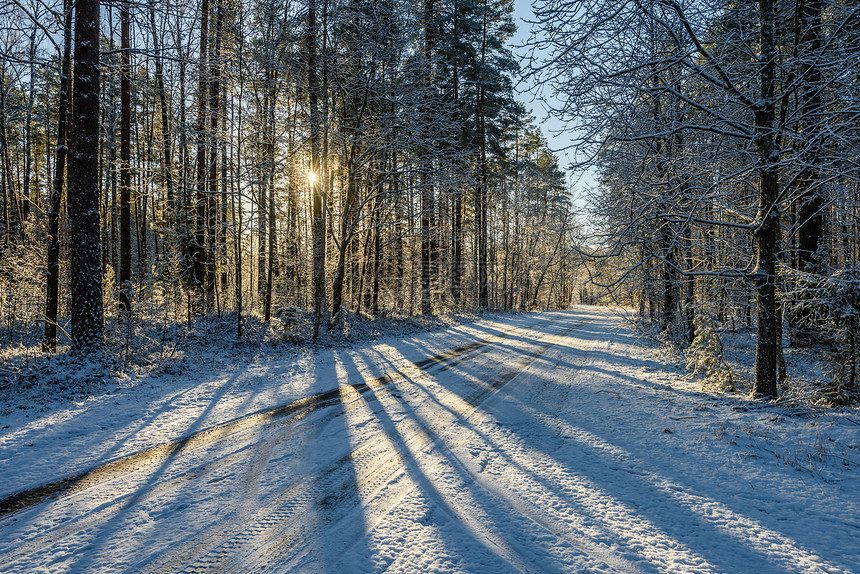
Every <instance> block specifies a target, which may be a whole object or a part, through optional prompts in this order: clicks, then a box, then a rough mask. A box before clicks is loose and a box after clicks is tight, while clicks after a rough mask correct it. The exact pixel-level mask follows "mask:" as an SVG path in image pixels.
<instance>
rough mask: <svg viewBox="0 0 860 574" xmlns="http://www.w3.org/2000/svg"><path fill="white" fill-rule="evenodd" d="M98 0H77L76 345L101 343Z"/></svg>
mask: <svg viewBox="0 0 860 574" xmlns="http://www.w3.org/2000/svg"><path fill="white" fill-rule="evenodd" d="M99 74H100V64H99V0H77V3H76V15H75V76H74V77H75V79H74V90H73V103H72V106H73V108H74V111H75V113H74V115H73V119H72V139H71V146H70V147H71V149H72V154H71V158H70V162H69V216H70V222H71V262H72V265H71V286H72V349H73V350H74V351H87V350H98V349H100V348H101V346H102V344H103V332H104V311H103V307H102V266H101V243H100V236H99V229H100V227H99V189H98V177H99V175H98V165H99V164H98V153H99Z"/></svg>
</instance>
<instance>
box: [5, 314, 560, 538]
mask: <svg viewBox="0 0 860 574" xmlns="http://www.w3.org/2000/svg"><path fill="white" fill-rule="evenodd" d="M544 321H546V319H542V320H538V321H535V322H534V323H532V324H530V325H526V326H523V327H518V328H517V329H513V330H511V331H509V332H507V333H502V334H500V335H493V336H490V337H487V338H484V339H480V340H478V341H474V342H471V343H467V344H465V345H461V346H459V347H456V348H455V349H452V350H450V351H446V352H443V353H439V354H437V355H434V356H432V357H428V358H426V359H422V360H420V361H417V362H415V365H416V366H418V367H419V368H420V369H430V368H432V367H435V366H437V365H443V366H444V365H456V364H459V363H460V362H462V361H464V360H469V359H471V358H473V357H474V356H477V355H479V354H481V353H483V352H486V350H484V351H481V349H482V348H485V347H487V346H488V345H491V344H493V343H497V342H499V341H501V340H504V339H507V338H509V337H511V336H514V334H515V333H517V332H519V331H527V330H530V329H532V328H533V327H534V326H535V325H538V324H540V323H541V322H544ZM476 350H477V351H478V352H476V353H470V352H472V351H476ZM458 359H459V360H458ZM455 361H456V362H455ZM399 379H402V376H400V377H397V376H392V375H383V376H381V377H379V378H378V381H377V382H380V383H385V384H388V383H392V382H394V381H395V380H399ZM366 390H368V389H364V391H362V392H366ZM338 402H340V391H339V389H332V390H330V391H325V392H321V393H317V394H314V395H311V396H309V397H304V398H301V399H297V400H294V401H291V402H289V403H287V404H284V405H280V406H277V407H274V408H270V409H264V410H261V411H257V412H254V413H251V414H248V415H243V416H241V417H237V418H235V419H232V420H230V421H227V422H225V423H221V424H218V425H215V426H212V427H210V428H208V429H204V430H202V431H198V432H196V433H193V434H191V435H188V436H185V437H181V438H179V439H177V440H174V441H170V442H166V443H161V444H158V445H155V446H153V447H150V448H147V449H144V450H141V451H138V452H136V453H133V454H130V455H126V456H123V457H120V458H118V459H115V460H112V461H109V462H107V463H104V464H100V465H98V466H95V467H91V468H88V469H86V470H83V471H81V472H78V473H75V474H72V475H69V476H67V477H64V478H61V479H58V480H55V481H52V482H49V483H46V484H43V485H40V486H36V487H33V488H28V489H25V490H22V491H19V492H16V493H14V494H10V495H9V496H6V497H4V498H2V499H0V521H2V520H3V519H4V518H5V517H6V516H9V515H11V514H14V513H16V512H18V511H20V510H23V509H25V508H29V507H31V506H34V505H36V504H39V503H41V502H45V501H50V500H55V499H57V498H60V497H63V496H68V495H70V494H74V493H76V492H78V491H80V490H84V489H86V488H90V487H92V486H95V485H98V484H101V483H104V482H106V481H109V480H113V479H114V478H117V477H121V476H123V475H126V474H129V473H132V472H135V471H136V470H138V469H139V468H140V466H142V465H151V464H158V463H160V462H163V461H164V460H166V459H169V458H171V457H174V456H176V455H178V454H180V453H182V452H185V451H188V450H192V449H196V448H200V447H203V446H207V445H209V444H212V443H214V442H216V441H219V440H221V439H223V438H224V437H226V436H228V435H231V434H234V433H237V432H240V431H243V430H247V429H251V428H255V427H261V426H264V425H268V424H272V423H273V422H275V421H277V420H278V419H288V423H294V422H297V421H299V420H301V419H302V418H304V417H305V416H307V415H308V414H310V413H312V412H314V411H316V410H318V409H321V408H325V407H328V406H331V405H334V404H337V403H338Z"/></svg>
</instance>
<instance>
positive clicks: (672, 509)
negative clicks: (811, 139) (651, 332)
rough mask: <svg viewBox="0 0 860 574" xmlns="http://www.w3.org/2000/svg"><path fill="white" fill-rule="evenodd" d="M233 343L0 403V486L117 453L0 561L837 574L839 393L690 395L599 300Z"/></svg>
mask: <svg viewBox="0 0 860 574" xmlns="http://www.w3.org/2000/svg"><path fill="white" fill-rule="evenodd" d="M302 349H304V350H302ZM212 359H213V361H214V362H218V363H221V362H223V360H224V357H219V356H217V351H216V354H215V355H213V357H212ZM231 361H233V363H234V364H231V365H227V366H223V367H219V368H217V369H212V370H211V371H207V370H203V369H200V370H193V369H186V370H185V372H183V374H181V375H178V376H167V375H160V376H157V375H154V374H150V375H146V376H144V377H143V378H142V380H140V381H138V382H137V383H136V384H135V385H133V386H128V387H122V388H117V389H115V390H111V392H107V391H102V392H100V393H97V394H96V395H95V396H92V397H90V398H88V399H86V400H82V401H78V402H75V403H72V404H67V405H56V404H55V405H52V406H51V407H50V408H47V410H46V412H35V411H33V410H29V411H28V410H26V409H8V408H7V409H6V410H4V411H0V412H4V413H5V414H3V415H2V416H0V426H2V427H3V430H2V435H0V497H6V496H9V495H12V494H14V493H16V492H19V491H21V490H24V489H29V488H34V487H38V486H39V485H43V484H46V483H49V482H52V481H56V480H59V479H62V478H64V477H68V476H72V475H75V474H78V473H81V472H82V471H85V470H87V469H93V468H95V467H98V466H99V465H103V464H104V463H107V462H110V461H120V462H118V463H116V464H114V465H112V466H110V467H109V468H108V469H107V470H105V471H103V472H101V473H100V474H99V473H96V474H91V475H88V476H85V477H82V478H80V479H79V482H80V484H76V485H74V487H73V488H71V489H69V490H67V491H64V492H59V493H55V494H53V495H50V496H45V497H44V500H41V501H40V502H37V503H34V504H31V505H30V506H27V507H26V508H23V509H21V510H18V511H17V512H14V513H7V514H6V515H4V516H0V564H3V566H0V570H2V571H4V572H92V571H97V572H124V571H135V572H136V571H142V572H172V571H194V572H198V571H232V572H255V571H268V572H271V571H275V572H277V571H296V572H349V573H352V572H381V571H386V572H446V573H447V572H487V573H492V574H498V573H499V572H509V571H526V572H737V571H750V572H752V571H754V572H857V571H860V545H858V544H857V542H856V540H857V536H858V534H860V532H858V530H860V502H858V497H857V493H858V492H860V472H858V469H860V466H858V464H860V414H858V412H857V409H856V408H842V409H838V410H837V409H822V408H797V407H787V406H784V405H781V404H779V403H762V402H752V401H749V400H747V399H746V398H745V397H744V396H742V395H739V394H707V393H703V392H701V391H700V388H701V385H700V383H699V382H698V381H696V380H690V379H688V378H686V377H685V376H684V373H683V371H681V370H679V368H678V367H677V366H676V365H675V362H674V361H672V360H671V359H669V358H667V357H666V356H665V355H664V354H663V353H661V352H660V350H659V349H657V348H654V347H652V346H650V344H649V343H648V342H647V341H645V340H644V339H640V338H638V337H637V336H636V335H635V334H634V333H633V332H631V330H630V328H629V326H628V325H627V324H626V323H625V322H624V321H622V320H620V319H618V318H617V317H615V316H614V315H612V314H611V313H610V312H608V311H606V310H603V309H599V308H593V307H577V308H575V309H572V310H570V311H564V312H555V313H530V314H521V315H487V316H484V317H482V318H478V319H476V320H473V321H468V322H464V323H461V324H459V325H454V326H451V327H449V328H446V329H442V330H437V331H434V332H423V333H418V334H412V335H409V336H402V335H389V336H381V337H378V338H375V339H367V340H361V341H355V342H354V343H352V344H350V345H348V346H330V347H327V348H317V349H316V350H313V349H310V348H299V349H298V350H297V351H296V352H295V353H292V354H285V355H282V356H279V357H277V358H275V359H269V360H267V359H265V358H256V359H255V358H253V357H250V356H248V357H245V358H244V359H231ZM330 391H334V392H330ZM326 392H330V393H329V395H325V394H324V393H326ZM314 396H316V397H317V399H316V402H314V401H313V400H311V401H307V402H305V403H302V405H301V406H296V407H295V408H293V409H287V410H285V411H284V412H279V413H275V414H272V413H269V410H270V409H273V408H275V407H279V406H282V405H287V404H289V403H291V401H297V400H299V399H302V398H306V397H314ZM251 413H257V414H256V415H255V416H252V417H248V416H247V415H249V414H251ZM267 413H268V414H267ZM230 421H233V422H232V423H230ZM225 423H230V424H227V426H224V425H225ZM219 425H220V426H219ZM189 437H191V438H189ZM182 438H189V440H185V441H181V442H171V441H177V440H178V439H182ZM158 445H162V446H160V447H158ZM152 447H157V448H154V449H153V450H151V451H149V452H148V453H147V454H145V455H136V456H132V457H131V458H129V459H126V460H125V461H122V457H125V456H129V455H134V454H135V453H139V452H141V451H144V449H148V448H152Z"/></svg>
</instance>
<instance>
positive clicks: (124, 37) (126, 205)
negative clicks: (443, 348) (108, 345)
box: [118, 0, 131, 313]
mask: <svg viewBox="0 0 860 574" xmlns="http://www.w3.org/2000/svg"><path fill="white" fill-rule="evenodd" d="M130 10H131V2H130V0H124V1H123V3H122V7H121V8H120V51H121V54H120V89H119V92H120V127H119V130H120V136H119V140H120V141H119V282H118V287H119V302H120V306H121V307H122V310H123V311H124V312H125V313H129V312H130V311H131V55H130V49H131V46H130V43H129V26H130V22H131V12H130Z"/></svg>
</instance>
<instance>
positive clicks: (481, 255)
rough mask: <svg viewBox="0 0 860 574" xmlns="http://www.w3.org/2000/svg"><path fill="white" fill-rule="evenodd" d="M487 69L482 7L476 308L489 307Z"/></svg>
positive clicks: (484, 20)
mask: <svg viewBox="0 0 860 574" xmlns="http://www.w3.org/2000/svg"><path fill="white" fill-rule="evenodd" d="M486 65H487V9H486V5H485V9H484V16H483V24H482V32H481V80H480V82H479V86H478V138H479V145H480V146H481V157H480V167H479V169H480V174H479V178H478V189H477V190H476V192H475V233H476V235H477V239H478V253H477V256H478V308H479V309H487V307H488V306H489V288H488V284H487V187H488V185H489V171H488V167H487V89H486V86H485V85H484V83H485V80H486V78H485V76H484V67H485V66H486Z"/></svg>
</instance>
